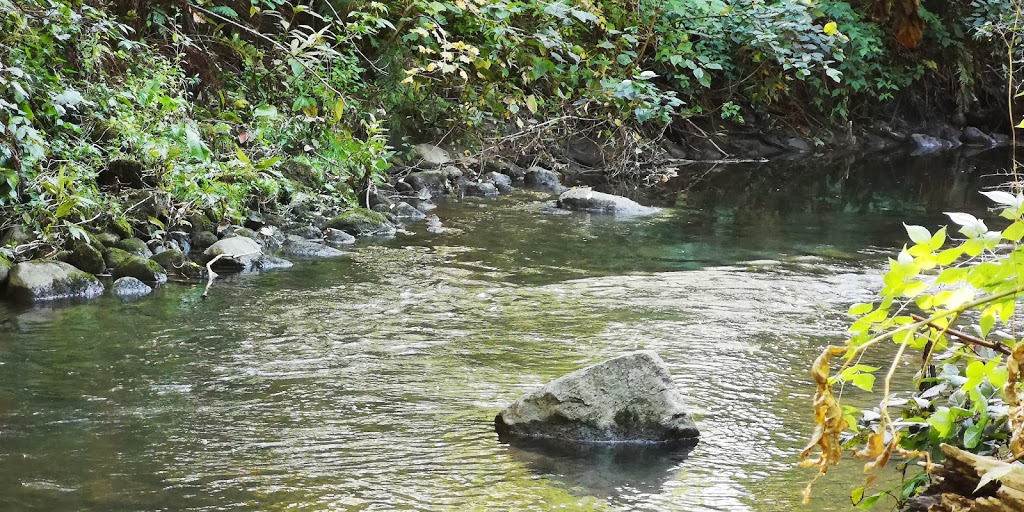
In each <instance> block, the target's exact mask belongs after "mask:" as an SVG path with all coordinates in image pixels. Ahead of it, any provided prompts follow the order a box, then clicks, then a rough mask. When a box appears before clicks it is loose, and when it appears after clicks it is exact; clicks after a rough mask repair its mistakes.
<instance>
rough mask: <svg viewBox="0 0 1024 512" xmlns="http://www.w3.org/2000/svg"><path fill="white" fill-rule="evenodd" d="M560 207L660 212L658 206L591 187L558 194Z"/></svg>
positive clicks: (607, 210)
mask: <svg viewBox="0 0 1024 512" xmlns="http://www.w3.org/2000/svg"><path fill="white" fill-rule="evenodd" d="M558 207H559V208H565V209H566V210H579V211H585V212H595V213H614V214H616V215H652V214H655V213H658V209H657V208H651V207H648V206H643V205H641V204H639V203H637V202H636V201H633V200H632V199H627V198H625V197H621V196H615V195H612V194H605V193H603V192H595V191H593V190H591V189H589V188H574V189H570V190H567V191H565V192H563V193H562V195H560V196H558Z"/></svg>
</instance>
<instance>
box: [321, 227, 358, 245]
mask: <svg viewBox="0 0 1024 512" xmlns="http://www.w3.org/2000/svg"><path fill="white" fill-rule="evenodd" d="M324 240H327V244H328V245H332V246H339V245H352V244H354V243H356V237H354V236H352V235H350V234H348V233H346V232H344V231H342V230H340V229H334V228H327V230H326V231H324Z"/></svg>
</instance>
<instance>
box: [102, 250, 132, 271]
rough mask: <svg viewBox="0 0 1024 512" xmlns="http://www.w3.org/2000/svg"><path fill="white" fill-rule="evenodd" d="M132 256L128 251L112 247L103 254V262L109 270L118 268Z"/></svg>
mask: <svg viewBox="0 0 1024 512" xmlns="http://www.w3.org/2000/svg"><path fill="white" fill-rule="evenodd" d="M131 256H132V254H131V253H130V252H128V251H125V250H123V249H118V248H117V247H111V248H110V249H107V252H105V253H104V254H103V261H104V262H105V263H106V264H107V268H117V267H120V266H121V263H123V262H124V261H125V260H127V259H128V258H130V257H131Z"/></svg>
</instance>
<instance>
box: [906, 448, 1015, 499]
mask: <svg viewBox="0 0 1024 512" xmlns="http://www.w3.org/2000/svg"><path fill="white" fill-rule="evenodd" d="M941 448H942V453H943V454H945V456H946V459H945V460H944V461H942V463H941V464H932V465H931V467H929V468H928V474H929V475H931V477H932V483H931V484H930V485H929V486H928V488H927V489H925V491H924V493H923V494H921V495H920V496H916V497H914V498H911V499H910V500H909V501H908V502H907V504H906V506H905V507H904V511H905V512H1020V511H1022V510H1024V464H1020V463H1019V462H1012V463H1010V462H1005V461H1002V460H999V459H996V458H994V457H986V456H983V455H976V454H973V453H970V452H965V451H963V450H961V449H959V448H957V447H955V446H950V445H947V444H944V445H942V447H941Z"/></svg>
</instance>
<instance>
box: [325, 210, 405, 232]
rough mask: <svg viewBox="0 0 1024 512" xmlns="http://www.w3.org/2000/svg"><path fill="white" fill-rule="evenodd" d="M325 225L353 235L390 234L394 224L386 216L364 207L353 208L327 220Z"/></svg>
mask: <svg viewBox="0 0 1024 512" xmlns="http://www.w3.org/2000/svg"><path fill="white" fill-rule="evenodd" d="M327 227H329V228H332V229H338V230H341V231H344V232H346V233H348V234H350V235H353V236H391V235H394V234H395V226H394V225H393V224H391V223H390V222H388V220H387V218H386V217H385V216H384V215H382V214H380V213H378V212H375V211H372V210H367V209H366V208H353V209H351V210H349V211H347V212H343V213H342V214H341V215H338V216H337V217H334V218H333V219H331V220H330V221H328V222H327Z"/></svg>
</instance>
